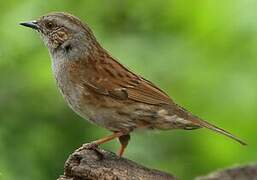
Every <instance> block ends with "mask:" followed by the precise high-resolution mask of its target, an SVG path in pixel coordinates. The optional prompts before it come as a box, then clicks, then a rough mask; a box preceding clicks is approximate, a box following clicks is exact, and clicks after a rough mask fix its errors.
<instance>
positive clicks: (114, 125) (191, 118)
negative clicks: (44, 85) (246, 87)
mask: <svg viewBox="0 0 257 180" xmlns="http://www.w3.org/2000/svg"><path fill="white" fill-rule="evenodd" d="M20 24H21V25H23V26H27V27H30V28H32V29H35V30H37V31H38V32H39V34H40V35H41V37H42V39H43V41H44V43H45V44H46V46H47V47H48V49H49V52H50V55H51V59H52V70H53V72H54V75H55V79H56V81H57V85H58V87H59V88H60V90H61V93H62V95H63V97H64V99H65V100H66V102H67V103H68V104H69V106H70V107H71V108H72V109H73V110H74V111H75V112H76V113H78V114H79V115H80V116H81V117H83V118H85V119H88V120H90V121H91V122H93V123H95V124H97V125H99V126H101V127H104V128H106V129H108V130H110V131H112V132H113V134H112V135H110V136H107V137H104V138H102V139H99V140H96V141H94V142H92V143H91V147H94V146H97V145H100V144H103V143H105V142H107V141H110V140H112V139H115V138H118V139H119V141H120V143H121V148H120V151H119V153H118V154H119V155H120V156H121V155H122V154H123V152H124V150H125V148H126V146H127V145H128V142H129V139H130V135H129V134H130V133H131V132H132V131H133V130H135V129H140V128H142V129H160V130H170V129H185V130H191V129H197V128H201V127H205V128H208V129H210V130H213V131H215V132H218V133H220V134H223V135H225V136H227V137H230V138H232V139H234V140H236V141H238V142H239V143H241V144H243V145H245V144H246V143H244V142H243V141H242V140H240V139H239V138H237V137H235V136H234V135H232V134H230V133H229V132H227V131H225V130H223V129H221V128H218V127H216V126H214V125H212V124H210V123H208V122H206V121H204V120H202V119H200V118H199V117H197V116H195V115H193V114H191V113H190V112H189V111H187V110H186V109H184V108H182V107H181V106H179V105H178V104H176V103H175V102H174V101H173V100H172V99H171V98H170V97H169V96H168V95H167V94H166V93H165V92H163V91H162V90H161V89H159V88H158V87H157V86H156V85H154V84H153V83H152V82H150V81H148V80H146V79H144V78H143V77H141V76H139V75H137V74H135V73H133V72H131V71H130V70H128V69H127V68H126V67H124V66H123V65H122V64H120V63H119V62H118V61H117V60H116V59H115V58H113V57H112V56H111V55H110V54H109V53H108V52H107V51H106V50H105V49H104V48H103V47H102V46H101V45H100V44H99V43H98V42H97V40H96V38H95V36H94V35H93V32H92V31H91V29H90V28H89V27H88V26H87V25H86V24H84V23H82V22H81V21H80V20H79V19H78V18H77V17H75V16H73V15H70V14H67V13H61V12H56V13H50V14H47V15H45V16H42V17H41V18H39V19H38V20H36V21H31V22H25V23H20Z"/></svg>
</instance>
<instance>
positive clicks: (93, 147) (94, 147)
mask: <svg viewBox="0 0 257 180" xmlns="http://www.w3.org/2000/svg"><path fill="white" fill-rule="evenodd" d="M82 150H94V151H95V152H96V153H97V156H98V157H99V159H103V157H104V154H103V152H101V150H100V149H99V148H98V144H97V143H95V142H94V141H93V142H90V143H86V144H83V145H82V146H81V147H80V148H78V149H77V150H76V151H75V152H80V151H82Z"/></svg>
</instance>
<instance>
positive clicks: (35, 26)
mask: <svg viewBox="0 0 257 180" xmlns="http://www.w3.org/2000/svg"><path fill="white" fill-rule="evenodd" d="M20 25H22V26H26V27H29V28H32V29H35V30H38V29H39V25H38V23H37V21H30V22H23V23H20Z"/></svg>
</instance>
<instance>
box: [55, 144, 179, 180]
mask: <svg viewBox="0 0 257 180" xmlns="http://www.w3.org/2000/svg"><path fill="white" fill-rule="evenodd" d="M86 179H87V180H102V179H104V180H125V179H126V180H130V179H131V180H157V179H158V180H175V179H176V178H175V177H174V176H173V175H171V174H168V173H165V172H161V171H158V170H154V169H149V168H146V167H143V166H142V165H139V164H137V163H135V162H133V161H130V160H128V159H126V158H120V157H118V156H116V155H115V154H114V153H112V152H108V151H105V150H102V149H95V150H93V149H85V148H84V149H82V148H80V149H79V150H77V151H75V152H74V153H73V154H71V155H70V157H69V158H68V160H67V161H66V163H65V167H64V175H62V176H60V177H59V178H58V180H86Z"/></svg>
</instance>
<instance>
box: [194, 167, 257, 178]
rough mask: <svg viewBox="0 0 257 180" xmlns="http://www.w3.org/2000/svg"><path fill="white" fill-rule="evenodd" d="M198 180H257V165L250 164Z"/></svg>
mask: <svg viewBox="0 0 257 180" xmlns="http://www.w3.org/2000/svg"><path fill="white" fill-rule="evenodd" d="M196 180H257V165H256V164H248V165H243V166H242V165H241V166H235V167H231V168H227V169H222V170H218V171H216V172H212V173H210V174H209V175H206V176H202V177H198V178H196Z"/></svg>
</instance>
